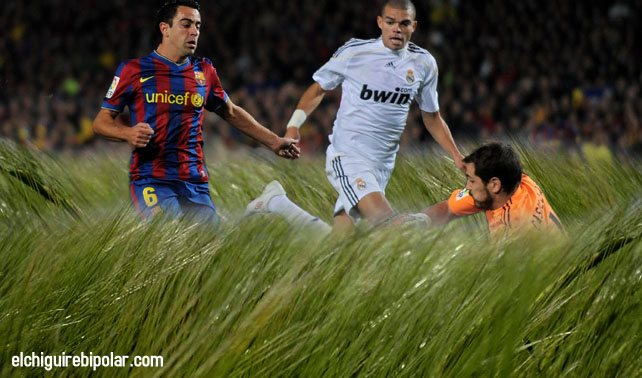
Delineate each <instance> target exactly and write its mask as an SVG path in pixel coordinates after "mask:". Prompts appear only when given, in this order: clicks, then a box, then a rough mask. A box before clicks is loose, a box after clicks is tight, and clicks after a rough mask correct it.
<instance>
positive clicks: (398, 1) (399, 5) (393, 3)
mask: <svg viewBox="0 0 642 378" xmlns="http://www.w3.org/2000/svg"><path fill="white" fill-rule="evenodd" d="M386 6H389V7H390V8H393V9H408V12H409V13H410V17H411V18H412V20H413V21H414V20H415V19H416V18H417V10H416V9H415V4H413V3H412V1H410V0H384V1H383V2H382V3H381V9H380V10H379V15H381V16H383V10H384V9H385V8H386Z"/></svg>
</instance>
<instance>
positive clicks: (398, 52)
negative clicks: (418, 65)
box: [377, 36, 410, 58]
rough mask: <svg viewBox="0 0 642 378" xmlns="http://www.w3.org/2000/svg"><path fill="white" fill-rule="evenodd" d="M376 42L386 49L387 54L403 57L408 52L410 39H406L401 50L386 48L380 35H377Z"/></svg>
mask: <svg viewBox="0 0 642 378" xmlns="http://www.w3.org/2000/svg"><path fill="white" fill-rule="evenodd" d="M377 43H379V46H381V47H383V49H384V50H385V51H387V52H388V53H389V54H392V55H394V56H397V57H401V58H405V57H406V54H407V53H408V43H410V41H408V43H406V45H405V46H404V47H403V49H401V50H392V49H389V48H387V47H386V45H384V44H383V37H382V36H379V39H378V41H377Z"/></svg>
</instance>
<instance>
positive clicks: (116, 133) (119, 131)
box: [93, 109, 154, 148]
mask: <svg viewBox="0 0 642 378" xmlns="http://www.w3.org/2000/svg"><path fill="white" fill-rule="evenodd" d="M117 116H118V113H117V112H115V111H112V110H108V109H100V111H99V112H98V115H96V118H94V124H93V129H94V132H95V133H96V134H98V135H100V136H102V137H104V138H105V139H109V140H113V141H116V142H127V143H129V145H130V146H132V147H134V148H142V147H145V146H147V144H148V143H149V141H150V140H151V139H152V136H153V135H154V130H152V128H151V127H150V126H149V124H148V123H144V122H140V123H138V124H136V125H135V126H134V127H129V126H124V125H119V124H118V122H116V117H117Z"/></svg>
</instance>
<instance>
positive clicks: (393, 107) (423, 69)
mask: <svg viewBox="0 0 642 378" xmlns="http://www.w3.org/2000/svg"><path fill="white" fill-rule="evenodd" d="M415 15H416V11H415V7H414V5H413V4H412V2H411V1H408V0H388V1H386V2H385V3H384V4H383V6H382V8H381V14H380V16H378V17H377V24H378V25H379V28H380V29H381V36H380V37H379V38H376V39H370V40H361V39H351V40H349V41H348V42H347V43H346V44H344V45H343V46H342V47H340V48H339V49H338V50H337V51H336V52H335V53H334V55H333V56H332V58H331V59H330V60H329V61H328V62H327V63H326V64H325V65H324V66H323V67H321V68H320V69H319V70H317V71H316V72H315V73H314V75H313V79H314V81H315V83H313V84H312V85H311V86H310V87H309V88H308V89H307V90H306V91H305V92H304V93H303V95H302V97H301V99H300V100H299V102H298V104H297V107H296V110H295V111H294V114H293V115H292V118H291V119H290V121H289V122H288V127H287V131H286V134H285V136H286V137H290V138H294V139H299V127H300V126H301V125H302V124H303V122H304V121H305V119H306V117H307V116H308V115H309V114H310V113H311V112H312V111H314V109H316V107H317V106H318V105H319V103H320V102H321V100H322V99H323V97H324V95H325V93H326V91H330V90H333V89H335V88H337V87H339V86H341V106H340V108H339V111H338V113H337V118H336V120H335V122H334V125H333V129H332V135H330V137H329V139H330V145H329V147H328V149H327V151H326V175H327V177H328V180H329V181H330V183H331V184H332V185H333V186H334V188H335V190H336V191H337V193H338V194H339V198H338V200H337V202H336V204H335V206H334V227H335V229H341V230H346V229H352V227H353V221H354V220H357V219H359V218H361V217H365V218H366V219H367V220H368V221H369V222H370V223H371V224H372V225H377V224H380V223H382V222H384V221H385V220H387V219H389V218H391V217H393V216H395V212H394V211H393V209H392V207H391V206H390V204H389V203H388V200H387V199H386V197H385V189H386V185H387V184H388V180H389V179H390V175H391V173H392V170H393V168H394V162H395V157H396V155H397V151H398V149H399V140H400V138H401V134H402V132H403V130H404V128H405V126H406V120H407V117H408V111H409V109H410V105H411V103H412V101H413V100H415V101H416V102H417V103H418V105H419V108H420V110H421V115H422V118H423V122H424V125H425V126H426V129H427V130H428V131H429V132H430V134H431V135H432V136H433V138H434V139H435V140H436V141H437V143H439V145H440V146H441V147H443V148H444V149H445V150H446V151H447V152H448V153H450V154H451V155H452V157H453V160H454V162H455V164H456V165H457V167H459V168H460V169H463V163H462V158H463V155H462V154H461V153H460V152H459V150H458V149H457V147H456V145H455V142H454V141H453V138H452V136H451V133H450V130H449V128H448V126H447V125H446V122H445V121H444V120H443V119H442V117H441V115H440V113H439V103H438V100H437V81H438V70H437V63H436V62H435V59H434V58H433V56H432V55H431V54H430V53H429V52H428V51H427V50H425V49H423V48H421V47H419V46H417V45H415V44H413V43H411V42H410V38H411V36H412V34H413V32H414V31H415V28H416V27H417V21H416V20H415ZM276 193H279V194H278V198H275V199H274V200H273V199H272V197H275V196H277V195H276ZM283 194H284V191H283V189H282V188H280V185H279V184H278V182H277V183H270V184H269V185H268V187H266V189H265V191H264V193H263V194H262V195H261V196H260V197H259V198H258V199H257V200H255V201H253V202H251V203H250V204H249V205H248V208H247V211H246V215H247V214H252V213H261V212H273V213H278V214H281V215H283V216H284V217H285V218H286V219H293V220H296V221H297V222H298V223H306V222H307V223H311V222H318V220H317V218H315V217H312V216H309V215H308V216H306V215H305V214H304V212H303V210H301V209H300V208H299V207H298V206H296V205H294V204H293V203H291V202H289V200H288V199H287V197H286V196H285V195H283Z"/></svg>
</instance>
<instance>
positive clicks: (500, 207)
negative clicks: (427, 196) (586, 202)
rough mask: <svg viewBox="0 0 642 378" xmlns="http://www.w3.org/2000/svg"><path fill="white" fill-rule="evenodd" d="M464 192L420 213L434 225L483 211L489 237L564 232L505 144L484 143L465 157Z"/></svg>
mask: <svg viewBox="0 0 642 378" xmlns="http://www.w3.org/2000/svg"><path fill="white" fill-rule="evenodd" d="M464 166H465V172H466V177H467V182H466V189H461V190H455V191H454V192H453V193H452V195H451V196H450V198H449V199H448V200H446V201H442V202H439V203H437V204H435V205H433V206H430V207H429V208H427V209H426V210H424V211H423V213H424V214H426V215H428V216H429V217H430V219H431V222H432V224H433V225H440V224H445V223H447V222H449V221H450V220H452V219H455V218H457V217H461V216H464V215H470V214H476V213H479V212H482V211H485V212H486V219H487V220H488V227H489V229H490V233H491V236H493V237H497V236H500V235H506V234H514V233H515V232H522V231H528V230H545V231H550V232H554V233H558V232H559V233H564V228H563V227H562V223H561V222H560V220H559V218H558V217H557V214H555V211H553V209H552V208H551V206H550V205H549V203H548V201H547V200H546V197H545V196H544V193H543V192H542V190H541V189H540V188H539V186H537V184H536V183H535V182H534V181H533V180H532V179H531V178H530V177H528V176H527V175H525V174H524V173H522V164H521V162H520V159H519V156H518V155H517V154H516V153H515V151H514V150H513V149H512V148H511V147H510V146H508V145H505V144H502V143H488V144H485V145H483V146H481V147H479V148H478V149H476V150H475V151H473V152H472V153H471V154H470V155H468V156H466V157H465V158H464Z"/></svg>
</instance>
